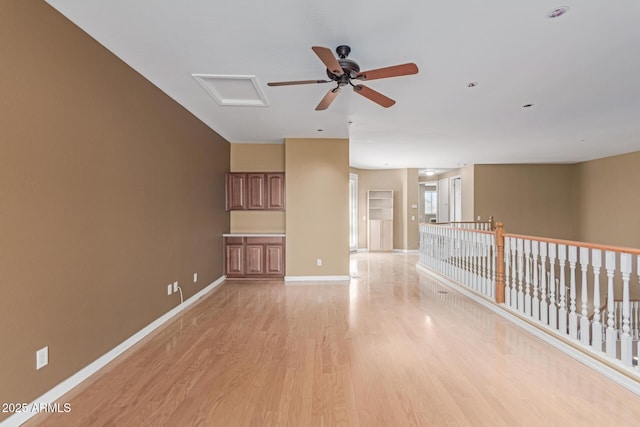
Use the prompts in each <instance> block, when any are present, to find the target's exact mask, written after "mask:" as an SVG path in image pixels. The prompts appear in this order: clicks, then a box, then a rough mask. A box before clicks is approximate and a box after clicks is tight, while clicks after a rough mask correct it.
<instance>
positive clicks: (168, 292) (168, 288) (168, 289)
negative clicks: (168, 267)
mask: <svg viewBox="0 0 640 427" xmlns="http://www.w3.org/2000/svg"><path fill="white" fill-rule="evenodd" d="M172 289H173V286H172V285H171V283H169V284H168V285H167V295H171V292H172Z"/></svg>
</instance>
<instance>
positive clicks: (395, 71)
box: [356, 62, 418, 81]
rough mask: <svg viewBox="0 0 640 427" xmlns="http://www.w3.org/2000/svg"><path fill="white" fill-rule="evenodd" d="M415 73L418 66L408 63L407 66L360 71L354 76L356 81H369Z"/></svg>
mask: <svg viewBox="0 0 640 427" xmlns="http://www.w3.org/2000/svg"><path fill="white" fill-rule="evenodd" d="M417 73H418V66H417V65H416V64H414V63H413V62H409V63H407V64H401V65H393V66H391V67H385V68H377V69H375V70H369V71H361V72H359V73H358V74H357V75H356V79H359V80H367V81H369V80H375V79H386V78H387V77H399V76H408V75H409V74H417Z"/></svg>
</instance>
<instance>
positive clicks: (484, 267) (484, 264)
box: [479, 234, 489, 295]
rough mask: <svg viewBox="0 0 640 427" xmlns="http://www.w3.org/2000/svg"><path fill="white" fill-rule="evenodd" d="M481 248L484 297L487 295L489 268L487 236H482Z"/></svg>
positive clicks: (482, 290)
mask: <svg viewBox="0 0 640 427" xmlns="http://www.w3.org/2000/svg"><path fill="white" fill-rule="evenodd" d="M479 237H480V247H481V248H482V249H481V251H482V252H481V254H482V281H481V283H482V289H481V292H482V295H487V281H488V277H489V275H488V268H487V264H488V262H487V261H488V251H487V239H486V234H480V235H479Z"/></svg>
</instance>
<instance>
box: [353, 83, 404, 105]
mask: <svg viewBox="0 0 640 427" xmlns="http://www.w3.org/2000/svg"><path fill="white" fill-rule="evenodd" d="M353 91H354V92H355V93H357V94H360V95H362V96H364V97H365V98H368V99H370V100H372V101H373V102H375V103H376V104H378V105H381V106H383V107H384V108H389V107H391V106H392V105H393V104H395V103H396V101H394V100H393V99H391V98H388V97H386V96H384V95H383V94H381V93H380V92H377V91H375V90H373V89H371V88H369V87H367V86H364V85H355V86H354V87H353Z"/></svg>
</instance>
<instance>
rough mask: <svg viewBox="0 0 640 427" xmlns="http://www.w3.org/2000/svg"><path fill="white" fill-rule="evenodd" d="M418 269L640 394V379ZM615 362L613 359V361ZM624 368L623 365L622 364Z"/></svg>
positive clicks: (460, 288)
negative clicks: (636, 379) (639, 380)
mask: <svg viewBox="0 0 640 427" xmlns="http://www.w3.org/2000/svg"><path fill="white" fill-rule="evenodd" d="M416 270H418V271H420V272H422V273H425V274H428V275H430V276H431V277H433V278H435V279H437V280H438V281H440V282H441V283H442V284H444V285H446V286H448V287H450V288H453V289H455V290H456V291H458V292H460V293H461V294H463V295H464V296H466V297H468V298H470V299H472V300H474V301H475V302H477V303H479V304H481V305H483V306H484V307H486V308H488V309H489V310H491V311H493V312H494V313H496V314H498V315H499V316H502V317H504V318H505V319H507V320H509V321H511V322H513V323H515V324H516V325H517V326H519V327H521V328H522V329H524V330H525V331H527V332H529V333H530V334H532V335H534V336H535V337H537V338H539V339H541V340H542V341H544V342H546V343H547V344H549V345H551V346H552V347H554V348H556V349H558V350H560V351H561V352H563V353H565V354H567V355H568V356H570V357H573V358H574V359H575V360H577V361H578V362H580V363H582V364H583V365H585V366H587V367H589V368H591V369H593V370H594V371H596V372H598V373H599V374H601V375H603V376H605V377H606V378H609V379H610V380H612V381H614V382H616V383H617V384H619V385H621V386H622V387H624V388H626V389H627V390H629V391H631V392H633V393H635V394H637V395H639V396H640V383H639V382H638V381H635V380H633V379H631V378H629V377H628V376H626V375H624V374H622V373H621V372H619V371H617V370H615V369H613V368H612V367H610V366H608V365H607V364H605V363H602V362H600V361H599V360H597V359H594V358H593V357H589V356H588V355H587V354H585V353H583V352H581V351H580V350H577V349H576V348H574V347H572V346H570V345H568V344H565V343H564V342H562V341H561V340H559V339H557V338H556V337H554V336H553V335H551V334H550V333H546V332H543V331H542V330H540V329H538V328H536V327H535V326H533V325H530V324H529V323H527V322H525V321H524V320H522V319H520V318H519V317H518V316H516V315H514V314H511V313H510V310H509V309H508V307H506V306H505V305H504V304H501V305H497V304H494V303H493V302H491V301H488V300H486V299H484V298H481V297H480V296H478V295H476V294H474V293H473V292H470V291H469V290H467V289H465V288H464V287H463V286H461V285H459V284H457V283H456V282H454V281H452V280H451V279H449V278H447V277H445V276H442V275H440V274H438V273H436V272H435V271H432V270H430V269H429V268H427V267H425V266H423V265H421V264H416ZM612 363H613V361H612ZM621 367H622V368H625V369H626V367H623V366H621ZM629 372H630V373H632V374H636V372H635V371H631V370H629Z"/></svg>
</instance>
